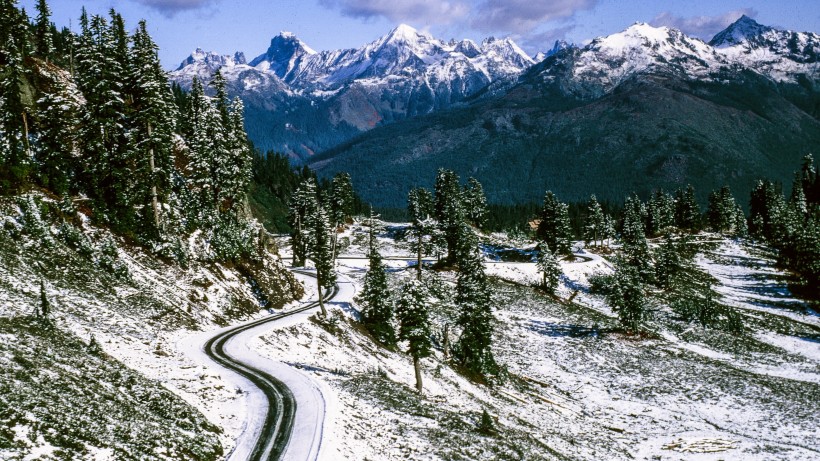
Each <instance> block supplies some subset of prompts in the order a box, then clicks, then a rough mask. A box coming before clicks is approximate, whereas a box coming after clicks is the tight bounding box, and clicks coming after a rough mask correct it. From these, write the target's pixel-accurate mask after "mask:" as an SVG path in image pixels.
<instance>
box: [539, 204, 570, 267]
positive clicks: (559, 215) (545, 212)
mask: <svg viewBox="0 0 820 461" xmlns="http://www.w3.org/2000/svg"><path fill="white" fill-rule="evenodd" d="M539 217H540V218H541V221H540V223H539V224H538V230H537V231H536V235H537V236H538V238H539V239H540V240H541V241H544V242H546V243H547V245H548V246H549V248H550V250H551V251H552V252H553V253H558V254H565V255H568V254H570V253H572V249H571V247H570V241H571V238H572V231H571V230H570V229H571V228H570V225H569V206H567V204H566V203H561V202H559V201H558V198H557V197H555V194H553V193H552V192H551V191H547V193H546V194H545V195H544V205H543V207H542V208H541V214H540V216H539Z"/></svg>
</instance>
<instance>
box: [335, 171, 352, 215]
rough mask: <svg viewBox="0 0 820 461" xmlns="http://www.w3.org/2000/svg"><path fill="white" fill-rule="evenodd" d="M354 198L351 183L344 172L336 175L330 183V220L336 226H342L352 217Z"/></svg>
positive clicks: (348, 176)
mask: <svg viewBox="0 0 820 461" xmlns="http://www.w3.org/2000/svg"><path fill="white" fill-rule="evenodd" d="M354 206H355V196H354V192H353V182H352V181H351V179H350V175H349V174H348V173H345V172H340V173H336V175H334V176H333V179H332V180H331V181H330V210H331V220H332V221H333V222H334V223H335V224H336V225H341V224H344V223H345V222H346V221H347V220H348V219H350V218H351V217H352V216H353V211H354V210H353V208H354Z"/></svg>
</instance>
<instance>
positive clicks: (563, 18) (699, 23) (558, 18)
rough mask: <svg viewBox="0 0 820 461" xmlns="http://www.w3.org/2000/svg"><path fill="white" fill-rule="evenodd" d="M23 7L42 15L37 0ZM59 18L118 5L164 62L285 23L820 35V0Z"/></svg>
mask: <svg viewBox="0 0 820 461" xmlns="http://www.w3.org/2000/svg"><path fill="white" fill-rule="evenodd" d="M19 4H20V5H21V6H23V7H25V8H26V10H27V11H28V12H29V14H30V15H31V16H33V15H34V4H35V0H20V1H19ZM49 5H50V6H51V9H52V12H53V21H54V22H55V23H57V25H58V26H60V27H62V26H68V25H69V23H71V24H72V25H73V28H74V30H76V29H77V23H78V18H79V16H80V9H81V7H82V6H83V5H85V7H86V9H87V10H88V12H89V14H106V13H107V11H108V10H109V9H110V8H112V7H113V8H115V9H116V10H117V11H119V12H120V13H122V14H123V16H124V18H125V20H126V24H127V25H128V26H129V27H134V26H135V25H136V23H137V21H138V20H140V19H146V20H147V21H148V26H149V30H150V32H151V34H152V36H153V37H154V39H155V40H156V42H157V43H158V44H159V46H160V48H161V51H160V59H161V60H162V64H163V66H164V67H166V68H168V69H172V68H175V67H176V66H177V65H178V63H179V62H180V61H182V60H183V59H184V58H185V57H186V56H188V55H189V54H190V52H191V51H193V50H194V49H195V48H197V47H201V48H203V49H205V50H208V51H216V52H219V53H221V54H229V53H233V52H234V51H244V52H245V55H246V56H247V58H248V59H249V60H250V59H252V58H253V57H255V56H257V55H259V54H261V53H263V52H264V51H265V50H266V49H267V45H268V43H269V42H270V39H271V37H273V36H274V35H276V34H277V33H278V32H280V31H283V30H286V31H291V32H293V33H295V34H296V35H297V36H298V37H299V38H301V39H302V41H304V42H305V43H307V44H308V45H309V46H311V47H312V48H313V49H315V50H317V51H321V50H327V49H337V48H350V47H358V46H361V45H363V44H365V43H367V42H370V41H372V40H374V39H376V38H378V37H379V36H381V35H384V34H385V33H386V32H388V31H389V30H390V29H392V28H393V27H395V26H396V25H398V24H400V23H406V24H409V25H411V26H413V27H415V28H417V29H421V30H426V31H429V32H430V33H432V34H433V35H434V36H436V37H439V38H442V39H450V38H456V39H462V38H471V39H474V40H476V41H480V40H481V39H482V38H484V37H488V36H490V35H493V36H496V37H504V36H511V37H512V38H513V39H515V40H516V42H517V43H518V44H519V45H521V46H522V47H523V48H524V49H525V50H526V51H527V52H529V53H531V54H534V53H535V52H537V51H542V50H547V49H549V48H550V47H551V45H552V43H553V42H554V41H555V40H556V39H566V40H567V41H570V42H574V43H584V42H585V41H588V40H590V39H592V38H595V37H597V36H601V35H608V34H611V33H614V32H618V31H620V30H623V29H624V28H626V27H628V26H629V25H630V24H632V23H634V22H636V21H641V22H648V23H650V24H654V25H668V26H673V27H677V28H679V29H681V30H683V31H684V32H686V33H688V34H690V35H693V36H698V37H701V38H704V39H708V38H710V37H711V36H712V35H714V33H716V32H718V31H719V30H721V29H723V28H724V27H725V26H726V25H728V24H729V23H731V22H732V21H733V20H734V19H737V18H738V17H739V16H740V15H741V14H747V15H748V16H750V17H753V18H754V19H756V20H757V21H758V22H760V23H761V24H766V25H772V26H776V27H779V28H784V29H790V30H798V31H811V32H820V2H818V1H817V0H778V1H771V0H768V1H767V0H745V1H733V0H728V1H716V0H712V1H706V0H690V1H677V0H667V1H662V0H631V1H630V0H621V1H617V0H301V1H299V0H49Z"/></svg>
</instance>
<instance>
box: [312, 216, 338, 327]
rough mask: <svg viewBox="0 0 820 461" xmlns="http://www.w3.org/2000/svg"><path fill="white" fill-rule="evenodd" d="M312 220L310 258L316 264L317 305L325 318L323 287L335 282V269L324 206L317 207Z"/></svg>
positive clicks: (328, 222) (328, 286)
mask: <svg viewBox="0 0 820 461" xmlns="http://www.w3.org/2000/svg"><path fill="white" fill-rule="evenodd" d="M311 221H312V222H313V229H314V231H313V248H312V249H311V251H310V258H311V259H312V260H313V264H314V265H315V266H316V283H317V287H318V290H319V307H320V308H321V309H322V317H325V318H327V309H325V303H324V299H323V296H324V295H323V293H322V290H323V289H327V290H330V289H332V288H333V286H334V285H335V284H336V271H335V270H334V268H333V253H332V248H331V242H330V238H331V237H330V233H331V229H330V219H329V218H328V216H327V212H325V210H324V208H322V207H321V206H319V207H317V209H316V214H315V216H314V217H313V219H311Z"/></svg>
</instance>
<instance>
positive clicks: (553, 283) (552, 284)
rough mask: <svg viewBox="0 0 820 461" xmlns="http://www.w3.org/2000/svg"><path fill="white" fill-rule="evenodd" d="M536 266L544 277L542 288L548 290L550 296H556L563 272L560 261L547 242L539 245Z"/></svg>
mask: <svg viewBox="0 0 820 461" xmlns="http://www.w3.org/2000/svg"><path fill="white" fill-rule="evenodd" d="M536 265H537V266H538V271H539V272H541V275H542V280H541V286H542V287H543V288H544V289H545V290H547V292H548V293H549V294H551V295H554V294H555V290H557V289H558V281H559V280H560V278H561V274H563V272H562V271H561V266H560V265H559V264H558V260H557V259H556V258H555V255H554V254H553V253H552V251H551V250H550V249H549V246H548V245H547V244H546V243H545V242H540V243H539V244H538V261H537V262H536Z"/></svg>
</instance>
